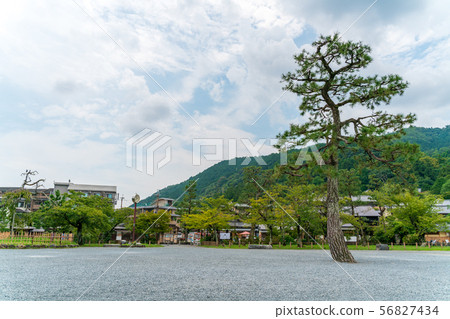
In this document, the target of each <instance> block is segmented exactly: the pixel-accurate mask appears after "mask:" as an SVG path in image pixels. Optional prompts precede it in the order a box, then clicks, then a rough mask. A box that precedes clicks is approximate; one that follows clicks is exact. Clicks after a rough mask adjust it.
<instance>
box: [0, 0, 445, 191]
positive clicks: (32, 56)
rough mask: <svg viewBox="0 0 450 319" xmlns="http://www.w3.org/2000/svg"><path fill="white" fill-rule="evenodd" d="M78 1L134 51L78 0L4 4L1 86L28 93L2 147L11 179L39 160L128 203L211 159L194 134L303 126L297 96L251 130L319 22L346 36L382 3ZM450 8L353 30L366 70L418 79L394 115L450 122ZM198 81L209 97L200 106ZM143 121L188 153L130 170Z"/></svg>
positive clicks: (403, 12)
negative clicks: (201, 157)
mask: <svg viewBox="0 0 450 319" xmlns="http://www.w3.org/2000/svg"><path fill="white" fill-rule="evenodd" d="M77 2H78V3H79V4H80V6H81V7H83V8H84V9H85V10H86V11H87V12H88V13H89V15H90V16H91V17H92V18H93V19H94V20H95V21H96V22H97V23H98V24H99V25H101V27H102V28H103V29H104V30H106V31H107V32H108V33H109V34H110V35H111V37H112V38H113V39H114V40H115V41H117V43H118V44H119V45H120V46H121V47H122V48H123V49H124V50H125V51H126V52H123V51H122V50H121V49H120V48H118V46H117V45H116V44H115V43H114V42H113V41H112V40H111V39H110V38H109V37H108V36H107V35H106V34H105V33H104V32H103V31H102V30H101V29H100V28H99V27H98V26H97V25H96V24H95V23H93V22H92V20H91V18H90V17H88V16H86V15H85V13H84V12H83V11H82V10H80V8H78V7H77V5H75V4H74V3H73V2H61V1H56V0H54V1H46V2H38V1H33V2H25V1H14V5H11V4H10V2H4V3H2V4H0V41H1V43H2V48H1V49H0V63H1V67H0V89H2V85H5V84H7V86H5V88H4V90H5V91H8V90H9V88H10V87H13V88H14V90H16V91H17V92H11V94H10V95H8V94H7V95H6V98H5V99H4V101H6V100H7V98H9V100H7V101H8V102H4V103H3V104H0V108H1V109H2V110H5V111H7V112H8V113H7V114H8V119H7V120H5V119H2V120H0V131H2V134H1V136H2V137H1V138H0V146H1V147H2V149H7V150H9V156H7V155H4V154H5V153H2V154H3V155H2V158H1V159H2V167H3V168H4V169H2V170H1V173H0V174H1V175H0V180H2V183H6V184H11V185H12V184H14V183H16V180H17V174H20V173H21V172H22V171H23V170H24V169H26V168H33V169H38V170H39V171H40V172H41V175H43V176H46V177H47V178H48V179H55V180H60V179H68V178H71V179H72V180H74V181H77V182H88V183H111V184H117V185H118V186H119V191H121V192H124V193H126V194H127V196H128V197H129V196H130V195H132V194H134V192H137V191H139V192H141V195H143V196H145V195H148V194H150V193H152V192H154V191H155V190H156V189H157V188H162V187H164V186H166V185H167V184H172V183H175V182H179V181H181V180H183V179H184V178H186V177H189V176H191V175H194V174H195V173H196V172H199V171H200V170H201V169H203V168H205V167H207V166H208V165H211V163H205V164H204V165H203V166H201V167H192V165H191V163H192V160H191V153H190V150H189V148H190V145H191V144H192V139H193V138H198V137H208V138H224V139H225V141H228V139H231V138H249V139H251V140H252V141H253V142H256V140H257V139H258V137H259V136H257V135H256V133H255V132H256V131H258V132H261V131H263V132H264V134H265V136H262V137H270V136H274V135H275V134H276V133H277V132H278V131H280V130H282V129H283V128H286V127H287V123H288V122H291V121H302V119H300V118H298V117H296V118H293V117H292V112H290V111H289V112H288V111H286V110H288V109H289V108H292V109H294V110H295V109H296V108H297V105H298V100H299V99H298V97H296V96H295V95H294V94H292V93H287V94H285V95H284V96H283V97H282V98H281V99H280V101H279V102H277V103H275V104H274V105H273V107H272V108H271V109H270V110H269V111H268V112H267V114H265V115H264V116H263V118H262V119H261V121H260V122H258V123H257V125H255V127H252V126H251V125H250V124H252V123H253V121H254V120H255V119H256V118H258V116H259V115H260V114H261V112H262V111H263V110H265V109H266V108H268V107H269V106H270V105H271V103H272V102H273V101H275V100H276V99H277V98H279V97H280V95H281V94H282V90H281V87H282V84H281V83H280V77H281V74H282V73H285V72H287V71H291V70H293V69H294V68H295V64H294V61H293V59H292V56H293V54H295V53H298V52H299V49H298V48H297V46H296V45H295V42H294V39H295V38H297V37H301V36H302V34H303V33H302V32H303V30H305V29H306V26H307V25H309V28H312V29H313V30H315V31H316V32H317V33H325V34H329V33H332V32H334V31H337V30H339V31H341V32H342V31H343V30H345V29H346V28H348V26H349V25H351V24H352V23H353V22H354V21H355V19H356V18H357V17H358V16H359V15H360V13H361V12H362V11H363V10H365V9H366V8H367V7H368V6H369V5H370V4H371V3H372V2H373V1H358V2H355V1H351V0H345V1H342V2H339V3H336V2H335V1H331V0H327V1H325V0H323V1H302V2H300V3H299V2H298V1H276V0H266V1H256V0H255V1H244V2H243V1H234V2H225V1H223V2H217V1H213V0H211V1H205V2H202V3H201V4H199V3H192V2H183V1H142V2H124V1H118V0H115V1H111V0H108V1H106V0H102V1H95V2H91V1H77ZM447 7H448V5H447V4H446V3H444V2H439V1H430V2H426V3H425V2H419V1H411V2H408V4H405V2H399V1H392V2H386V1H378V2H377V3H376V4H375V5H374V6H373V8H371V9H370V10H369V11H368V12H367V13H366V14H365V15H364V16H363V17H362V18H361V19H360V20H359V21H358V22H357V23H355V24H354V26H353V27H352V28H351V29H349V31H348V32H347V33H346V34H345V35H344V38H345V39H352V40H362V41H364V42H366V43H368V44H370V45H371V46H372V48H373V55H374V58H375V61H374V63H373V65H372V66H371V67H370V68H369V69H368V70H367V72H370V73H379V74H385V73H399V74H401V75H402V76H404V78H405V79H407V80H408V81H409V82H410V88H409V89H408V90H407V92H406V94H405V96H404V97H402V98H398V99H395V100H394V101H393V103H392V105H391V106H390V110H394V111H398V112H405V110H407V111H413V112H417V113H418V115H419V121H418V123H417V124H419V125H424V126H431V125H438V126H443V125H445V124H447V123H448V121H449V118H448V114H449V113H448V107H449V104H448V102H447V101H448V100H449V99H448V93H447V91H448V90H447V87H448V86H449V84H450V83H449V80H448V78H447V77H446V74H448V73H449V71H450V65H449V63H448V61H447V60H448V59H447V57H448V55H449V54H450V49H449V43H450V42H449V34H448V30H450V25H449V24H450V20H448V19H447V16H446V13H447V12H448V8H447ZM130 57H131V58H130ZM135 61H136V62H137V64H136V63H135ZM141 67H142V68H144V70H145V72H148V74H150V75H151V76H152V77H153V78H154V79H156V80H157V81H158V83H159V85H161V86H162V87H164V89H165V90H166V92H165V91H163V90H161V88H160V87H159V85H158V84H156V83H155V82H154V81H153V79H151V78H149V77H148V76H147V75H146V74H145V72H144V71H143V70H142V69H141ZM199 89H203V90H205V91H206V92H208V94H209V96H210V97H211V101H210V102H208V103H210V104H205V103H204V102H202V101H200V100H196V92H197V91H198V90H199ZM25 97H33V101H32V102H30V101H29V100H28V99H25ZM34 97H36V99H34ZM174 100H175V101H174ZM0 103H1V102H0ZM180 106H181V107H180ZM12 109H16V110H17V111H16V112H14V111H12ZM185 111H187V112H188V113H189V114H190V115H192V116H193V117H194V118H195V120H196V121H197V122H198V123H199V124H200V125H197V124H196V123H195V122H194V121H193V120H192V119H191V118H190V117H189V116H188V115H186V113H185ZM2 121H8V122H5V123H2ZM11 122H13V123H14V124H15V127H13V129H11V125H6V124H9V123H11ZM1 124H5V125H1ZM258 124H259V125H261V126H263V127H259V126H258ZM266 126H267V127H266ZM2 128H4V129H2ZM6 128H8V131H6ZM143 128H150V129H153V130H157V131H159V132H161V133H163V134H166V135H169V136H171V137H172V141H171V145H172V147H173V150H174V154H176V156H174V159H173V161H172V162H171V164H169V165H168V166H167V167H165V168H164V169H163V170H161V172H158V174H156V175H155V176H148V175H145V174H142V173H139V172H136V171H133V170H132V169H129V168H126V167H125V154H124V141H125V140H126V139H127V138H128V137H130V136H131V135H132V134H134V133H136V132H138V131H140V130H141V129H143ZM226 144H227V143H225V145H226ZM271 150H272V149H271V148H270V147H265V148H264V152H266V153H267V152H269V151H271ZM239 152H241V153H242V154H245V153H243V152H245V148H244V147H243V145H240V146H239ZM16 184H17V183H16ZM48 186H50V185H48ZM120 189H122V190H120Z"/></svg>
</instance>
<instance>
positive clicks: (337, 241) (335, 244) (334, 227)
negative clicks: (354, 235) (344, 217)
mask: <svg viewBox="0 0 450 319" xmlns="http://www.w3.org/2000/svg"><path fill="white" fill-rule="evenodd" d="M327 238H328V243H329V245H330V252H331V256H332V257H333V259H334V260H336V261H339V262H348V263H354V262H356V261H355V259H354V258H353V256H352V254H351V253H350V251H349V250H348V247H347V244H346V243H345V240H344V233H343V232H342V228H341V219H340V217H339V193H338V178H337V176H329V177H328V179H327Z"/></svg>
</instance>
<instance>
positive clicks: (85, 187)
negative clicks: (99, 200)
mask: <svg viewBox="0 0 450 319" xmlns="http://www.w3.org/2000/svg"><path fill="white" fill-rule="evenodd" d="M54 185H55V186H54V189H53V193H56V191H59V192H60V193H61V194H65V193H69V192H70V191H74V192H81V193H83V194H84V195H85V196H93V195H97V196H101V197H106V198H109V199H110V200H111V202H112V204H113V205H116V204H117V199H118V194H117V186H110V185H93V184H75V183H72V182H70V181H69V182H54Z"/></svg>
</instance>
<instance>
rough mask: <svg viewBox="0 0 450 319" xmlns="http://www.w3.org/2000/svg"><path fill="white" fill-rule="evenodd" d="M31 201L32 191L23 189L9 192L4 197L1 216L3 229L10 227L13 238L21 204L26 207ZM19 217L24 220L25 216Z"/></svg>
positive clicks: (0, 209)
mask: <svg viewBox="0 0 450 319" xmlns="http://www.w3.org/2000/svg"><path fill="white" fill-rule="evenodd" d="M30 201H31V193H30V191H28V190H26V189H23V188H21V189H18V190H16V191H12V192H7V193H5V194H4V195H3V198H2V202H1V207H0V211H1V213H0V216H1V217H2V224H3V227H4V228H6V227H5V226H6V225H9V230H10V234H11V236H13V232H14V227H15V225H16V213H17V207H18V205H19V203H23V204H24V207H25V206H26V205H27V204H28V203H30ZM19 217H22V219H23V216H19Z"/></svg>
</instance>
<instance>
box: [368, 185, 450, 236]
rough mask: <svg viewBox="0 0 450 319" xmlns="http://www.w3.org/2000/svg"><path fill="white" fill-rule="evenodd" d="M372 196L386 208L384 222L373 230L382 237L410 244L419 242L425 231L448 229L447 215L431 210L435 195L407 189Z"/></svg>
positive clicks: (436, 199) (433, 208)
mask: <svg viewBox="0 0 450 319" xmlns="http://www.w3.org/2000/svg"><path fill="white" fill-rule="evenodd" d="M374 197H375V198H377V201H381V202H384V203H385V205H386V206H388V207H389V208H388V214H387V216H386V217H385V224H384V225H380V226H378V229H377V232H376V234H377V235H378V236H379V237H382V238H383V237H384V238H385V239H386V240H389V241H395V240H396V238H398V239H401V240H402V241H403V242H407V243H413V242H417V241H422V240H423V239H424V235H425V234H427V233H434V232H437V231H439V230H445V229H446V228H448V225H447V223H448V218H445V217H444V216H443V215H441V214H438V213H437V212H436V210H435V205H436V204H437V203H438V202H439V198H438V197H436V196H434V195H429V194H420V195H414V194H412V193H410V192H409V191H401V192H399V193H385V192H378V193H377V194H376V195H374ZM380 235H381V236H380Z"/></svg>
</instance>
